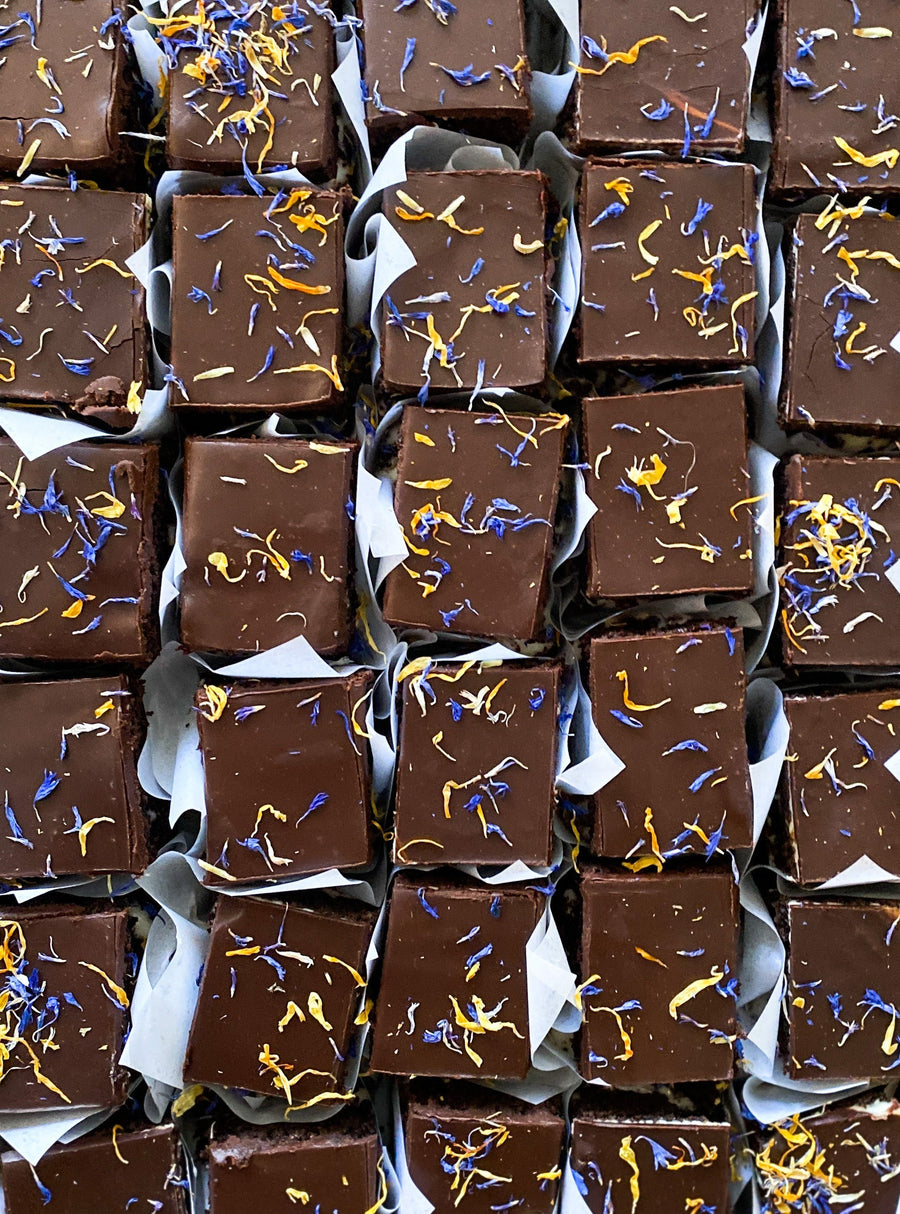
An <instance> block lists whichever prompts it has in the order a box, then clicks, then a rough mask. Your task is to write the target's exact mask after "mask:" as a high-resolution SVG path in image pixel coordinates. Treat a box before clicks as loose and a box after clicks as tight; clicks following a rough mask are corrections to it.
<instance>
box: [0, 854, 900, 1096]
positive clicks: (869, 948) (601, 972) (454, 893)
mask: <svg viewBox="0 0 900 1214" xmlns="http://www.w3.org/2000/svg"><path fill="white" fill-rule="evenodd" d="M635 867H638V868H641V866H635ZM550 895H551V887H550V886H548V885H543V886H538V885H536V884H531V885H524V884H519V885H499V886H490V885H487V884H485V883H484V882H480V881H476V880H473V879H472V878H470V877H465V876H463V875H461V874H454V873H452V872H450V871H448V870H440V871H437V872H434V871H433V872H428V873H418V874H410V873H404V874H401V875H399V876H397V877H396V878H395V879H394V880H393V882H392V883H391V886H390V890H389V896H388V902H387V911H386V915H385V916H384V926H383V928H382V927H381V926H379V921H380V916H379V912H378V910H377V909H374V908H371V907H368V906H365V905H363V904H361V903H359V902H354V901H350V900H349V899H347V898H343V897H338V896H334V895H331V894H325V893H318V894H317V893H315V892H313V893H304V894H302V895H300V896H291V898H290V900H289V901H283V900H281V899H279V898H278V897H277V896H273V897H259V896H252V897H247V896H233V895H232V896H226V895H220V897H219V898H218V899H217V900H216V902H215V905H214V908H213V911H212V914H211V918H210V922H209V924H208V927H207V933H208V934H207V937H206V939H205V940H203V942H202V944H203V946H202V948H201V947H198V948H197V950H196V952H195V954H194V955H193V956H188V955H187V954H184V955H183V956H182V958H181V960H180V961H178V962H177V964H175V963H173V965H174V968H173V970H172V972H171V973H168V974H167V975H166V987H165V989H166V991H167V999H168V1000H169V1003H170V1006H167V1008H166V1012H165V1014H166V1015H167V1016H175V1017H176V1018H178V1019H179V1020H180V1021H181V1022H180V1023H177V1024H172V1025H170V1026H168V1027H167V1029H166V1032H167V1033H169V1028H171V1033H170V1034H169V1036H168V1037H167V1039H166V1044H165V1048H166V1049H168V1050H169V1052H170V1053H171V1052H172V1050H173V1049H174V1051H175V1055H174V1056H173V1063H172V1068H169V1070H168V1071H167V1073H169V1074H172V1073H174V1071H173V1068H174V1070H177V1071H178V1073H179V1074H180V1075H181V1076H182V1079H183V1083H184V1085H186V1086H191V1085H197V1084H199V1085H202V1086H205V1087H211V1088H217V1089H223V1090H227V1091H229V1092H231V1093H232V1094H233V1095H235V1097H236V1098H237V1100H238V1103H240V1102H241V1101H242V1100H243V1098H244V1097H246V1096H247V1095H248V1094H251V1095H253V1094H257V1095H259V1096H266V1097H269V1098H271V1099H272V1100H273V1101H274V1102H275V1103H274V1105H273V1106H272V1107H275V1108H277V1107H279V1105H281V1104H283V1105H284V1107H285V1108H286V1109H287V1108H290V1109H292V1110H299V1111H303V1112H307V1111H308V1110H312V1109H315V1110H316V1111H317V1114H318V1112H319V1111H322V1112H326V1113H333V1112H335V1111H336V1110H337V1109H338V1108H340V1107H341V1106H342V1105H343V1104H344V1103H346V1102H348V1101H350V1100H352V1099H353V1096H352V1094H353V1092H354V1090H355V1089H356V1088H357V1086H358V1081H359V1076H360V1075H361V1074H362V1075H363V1076H365V1075H368V1074H377V1075H390V1076H395V1077H400V1078H402V1077H403V1076H408V1075H417V1076H425V1077H431V1078H434V1079H469V1080H475V1081H477V1082H479V1083H483V1082H489V1081H491V1080H503V1081H505V1082H511V1081H526V1082H532V1083H533V1082H534V1081H535V1077H536V1076H538V1075H539V1072H535V1071H533V1070H532V1067H533V1065H534V1063H535V1057H536V1055H537V1054H538V1052H539V1050H540V1048H541V1047H545V1046H547V1040H545V1039H546V1038H547V1035H548V1029H547V1025H546V1023H545V1021H546V1018H547V1010H546V1009H547V1007H548V1006H549V1002H550V1001H551V1000H550V996H551V995H552V997H553V998H554V999H557V1000H558V1005H559V1007H558V1008H557V1011H556V1016H555V1018H554V1023H556V1024H558V1025H559V1026H560V1027H559V1029H558V1030H557V1031H556V1032H555V1035H551V1036H552V1043H554V1046H553V1048H555V1050H556V1053H555V1054H554V1055H553V1056H554V1058H555V1060H556V1066H557V1069H559V1068H562V1070H563V1071H564V1072H567V1071H568V1070H570V1071H571V1074H568V1073H566V1074H565V1075H564V1076H563V1075H561V1074H558V1075H556V1076H555V1077H554V1079H553V1084H554V1085H557V1086H556V1087H555V1090H557V1091H558V1090H560V1088H561V1087H566V1088H568V1087H571V1088H574V1087H576V1086H578V1084H579V1082H580V1080H581V1079H584V1080H586V1081H588V1082H596V1083H599V1084H601V1085H603V1086H609V1087H612V1088H615V1089H620V1088H625V1089H633V1088H640V1087H645V1086H648V1085H660V1084H667V1083H672V1084H692V1083H697V1082H713V1081H715V1082H723V1083H724V1082H727V1081H729V1080H731V1079H732V1078H734V1077H735V1076H736V1075H737V1074H739V1073H740V1067H739V1060H740V1058H741V1056H742V1054H743V1047H742V1030H741V1029H740V1027H739V1025H738V1020H737V1007H736V1005H737V998H738V994H739V978H738V964H739V928H740V912H739V908H738V889H737V882H736V880H735V878H734V875H733V872H732V868H731V866H730V864H728V863H727V862H718V861H717V862H712V863H707V864H706V865H702V864H694V865H692V866H685V867H681V868H672V867H667V868H665V869H664V870H663V871H661V872H652V871H646V869H645V868H641V871H637V872H634V871H625V870H624V869H623V867H622V866H621V865H620V866H612V865H605V866H604V865H589V866H583V867H582V871H581V872H580V873H579V874H577V875H573V874H569V875H567V876H565V877H564V878H563V879H562V881H561V883H560V885H559V888H558V889H556V890H553V893H552V897H551V896H550ZM774 906H775V913H776V918H777V920H778V923H779V930H780V932H781V936H782V943H783V945H784V949H785V952H786V956H787V960H786V962H785V966H784V975H785V986H784V999H783V1005H782V1012H781V1022H780V1041H779V1050H780V1052H779V1062H780V1063H781V1064H783V1069H784V1075H785V1078H786V1079H787V1080H788V1081H790V1083H794V1082H796V1081H798V1080H799V1081H808V1080H825V1081H827V1082H828V1083H829V1084H830V1085H831V1086H832V1087H834V1086H837V1087H842V1086H843V1087H847V1086H850V1085H852V1084H860V1085H863V1086H864V1085H866V1084H869V1083H877V1082H879V1081H881V1082H884V1079H885V1075H886V1074H888V1073H889V1072H890V1070H891V1069H892V1068H891V1061H892V1058H893V1056H894V1055H895V1054H896V1051H897V1045H898V1041H897V1035H896V1031H897V1026H896V1019H897V1016H896V1008H897V1004H898V1001H900V990H898V987H900V970H898V966H897V965H896V964H894V962H893V957H894V953H893V952H892V949H891V941H892V937H893V934H894V929H895V928H896V925H897V921H898V918H900V903H898V902H897V901H896V900H894V901H891V900H890V899H888V898H879V899H874V898H873V899H870V900H861V899H857V898H852V897H834V896H832V897H792V898H784V897H783V898H781V899H776V900H775V902H774ZM551 908H552V909H551ZM11 915H13V916H14V917H10V918H8V919H7V920H5V921H4V923H5V927H4V934H5V944H6V947H7V949H8V952H9V960H8V962H7V971H8V980H7V985H6V988H5V989H6V990H7V991H8V996H7V999H6V1007H5V1014H6V1015H7V1017H8V1019H7V1022H6V1028H5V1029H4V1033H5V1036H4V1042H5V1046H4V1048H5V1051H6V1057H5V1059H4V1063H5V1065H4V1070H3V1072H2V1077H0V1109H2V1111H3V1112H4V1114H6V1115H7V1116H20V1115H22V1114H25V1113H30V1112H33V1111H35V1110H40V1109H44V1110H50V1111H53V1110H56V1111H60V1110H62V1109H63V1108H67V1107H69V1106H72V1107H82V1106H84V1107H99V1108H106V1107H112V1106H115V1105H118V1104H121V1102H122V1101H123V1100H124V1098H125V1095H126V1093H127V1090H128V1084H129V1082H130V1081H131V1079H132V1078H133V1076H132V1074H131V1073H130V1072H129V1070H127V1069H126V1067H128V1066H131V1065H132V1056H131V1055H129V1054H126V1055H124V1057H123V1055H122V1048H123V1045H124V1043H125V1041H126V1039H127V1038H128V1036H129V1034H131V1033H136V1034H137V1035H138V1037H139V1039H140V1041H141V1042H143V1047H141V1046H139V1047H138V1050H139V1051H140V1050H141V1048H143V1051H144V1052H143V1053H140V1052H139V1058H138V1059H135V1060H134V1069H140V1068H142V1067H143V1066H144V1065H146V1063H145V1059H146V1057H147V1054H146V1049H147V1042H148V1040H150V1039H152V1034H153V1033H154V1032H159V1031H160V1029H161V1025H160V1024H158V1023H156V1021H155V1020H154V1017H156V1018H157V1019H158V1016H159V1010H158V1008H157V1009H156V1010H154V1008H153V1005H152V1001H149V1000H148V995H147V990H148V983H149V982H158V981H159V980H160V979H161V977H162V975H163V973H165V969H166V965H167V964H168V962H167V961H166V960H165V959H160V957H159V956H158V954H157V955H155V959H154V960H153V961H152V962H148V963H147V964H150V965H151V967H152V971H151V973H150V974H149V975H147V974H141V975H140V977H139V982H138V989H139V990H140V989H142V990H143V995H142V997H141V998H140V999H139V1000H138V1001H137V1002H136V1003H135V1004H134V1007H133V1008H132V1003H131V1000H132V993H133V990H134V982H135V974H134V971H135V968H136V967H137V966H139V964H140V962H139V960H138V957H137V952H136V951H135V950H137V951H138V952H139V951H140V949H141V948H142V944H141V937H142V934H145V933H146V923H145V919H146V910H143V911H142V909H141V907H140V906H138V905H137V904H134V905H132V903H131V902H130V901H129V899H128V898H122V899H120V900H119V903H118V906H117V907H116V909H97V908H96V907H95V906H94V905H92V904H88V903H81V904H78V905H73V904H66V903H61V902H46V903H42V904H40V905H39V906H35V907H33V908H28V909H24V910H21V911H15V912H11ZM557 930H558V932H559V933H560V938H561V940H562V945H561V946H560V947H564V948H565V949H566V950H567V952H568V954H569V956H571V958H572V959H573V960H574V963H575V965H574V968H575V969H576V970H577V971H578V979H579V980H578V982H577V984H576V983H573V984H572V985H571V987H570V988H569V994H568V995H567V994H566V989H565V987H566V985H567V984H568V983H569V982H571V981H572V980H571V977H570V975H569V974H568V973H567V972H566V969H565V965H566V962H565V961H563V962H559V961H558V960H557V961H552V959H551V954H550V953H549V952H548V949H549V946H547V948H544V947H542V946H541V942H542V941H543V940H544V939H545V936H546V934H547V933H548V932H555V931H557ZM536 941H537V943H535V942H536ZM554 947H556V945H555V944H554ZM88 958H90V960H88ZM379 958H380V960H379ZM160 966H162V969H161V968H160ZM541 966H543V969H542V970H540V967H541ZM535 967H538V970H540V972H537V970H536V969H535ZM753 967H754V962H753V959H752V958H750V959H748V961H747V962H746V973H747V974H749V975H751V979H752V980H751V983H750V985H751V986H752V987H755V986H756V985H758V982H759V978H758V975H757V974H756V973H755V970H754V968H753ZM542 975H543V978H542ZM548 976H549V977H548ZM550 977H552V980H553V982H554V984H556V985H554V987H553V989H552V991H551V992H549V993H548V992H547V991H543V994H542V993H541V992H542V990H543V988H542V987H541V982H542V981H543V982H544V983H545V984H546V983H547V982H548V981H549V980H550ZM778 981H779V982H780V981H781V979H780V978H779V980H778ZM141 984H143V986H141ZM557 986H559V989H557ZM763 994H767V992H763ZM566 999H568V1000H569V1002H570V1003H571V1004H572V1005H573V1008H572V1009H570V1012H568V1013H567V1014H566V1016H565V1017H564V1018H560V1016H559V1008H561V1007H562V1005H563V1004H564V1003H565V1001H566ZM556 1006H557V1005H554V1007H556ZM170 1008H171V1010H170ZM576 1010H577V1012H578V1013H579V1014H576ZM173 1041H174V1042H175V1043H176V1044H175V1045H174V1046H173V1045H172V1044H171V1043H172V1042H173ZM179 1042H183V1043H184V1044H181V1045H179V1044H178V1043H179ZM570 1046H572V1047H574V1049H572V1050H570V1048H569V1047H570ZM131 1048H132V1047H131V1046H129V1049H131ZM160 1048H163V1047H162V1046H161V1047H160ZM120 1060H121V1061H123V1062H124V1065H120ZM152 1065H153V1066H156V1065H158V1064H157V1063H156V1062H154V1063H153V1064H152ZM790 1083H789V1086H790ZM241 1093H243V1096H241Z"/></svg>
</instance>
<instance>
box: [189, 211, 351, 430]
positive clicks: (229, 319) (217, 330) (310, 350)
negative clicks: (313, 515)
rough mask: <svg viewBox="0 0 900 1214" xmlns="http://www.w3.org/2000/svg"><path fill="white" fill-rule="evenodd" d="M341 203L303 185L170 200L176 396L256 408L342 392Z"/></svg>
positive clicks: (313, 402) (328, 400)
mask: <svg viewBox="0 0 900 1214" xmlns="http://www.w3.org/2000/svg"><path fill="white" fill-rule="evenodd" d="M342 207H343V202H342V199H341V197H340V195H338V194H334V193H328V192H326V191H317V190H310V189H306V188H304V189H300V188H292V189H290V190H289V191H287V190H280V191H279V193H278V194H277V195H275V196H273V197H269V196H268V195H266V196H264V197H262V198H257V197H256V196H255V195H254V196H249V197H235V196H234V195H231V194H227V195H226V194H188V195H178V196H176V197H175V198H174V199H173V210H172V246H173V248H172V255H173V265H174V276H175V277H174V283H173V286H172V363H173V365H174V374H175V377H176V379H175V382H174V383H173V385H172V404H173V406H181V405H187V404H190V405H207V406H210V407H212V406H216V407H218V408H228V409H240V408H248V409H255V410H257V411H259V412H262V411H264V410H265V409H270V408H278V409H282V410H304V409H306V410H309V409H316V408H319V409H324V408H329V407H331V406H332V405H333V404H335V403H336V402H337V401H338V400H339V399H340V394H341V393H342V392H343V384H342V382H341V367H340V363H341V334H342V331H343V310H344V261H343V245H344V221H343V218H342V215H341V209H342ZM229 249H231V250H233V253H234V256H233V257H232V256H231V255H230V254H229V252H228V250H229ZM239 351H240V353H239Z"/></svg>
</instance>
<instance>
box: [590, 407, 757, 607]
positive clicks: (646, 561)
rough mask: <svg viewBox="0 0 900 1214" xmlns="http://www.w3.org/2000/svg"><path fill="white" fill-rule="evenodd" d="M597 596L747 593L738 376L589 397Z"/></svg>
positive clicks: (745, 477) (745, 479) (745, 474)
mask: <svg viewBox="0 0 900 1214" xmlns="http://www.w3.org/2000/svg"><path fill="white" fill-rule="evenodd" d="M582 408H583V412H582V427H583V433H584V456H585V460H586V461H587V463H588V464H589V465H590V468H589V470H588V473H587V492H588V496H589V497H590V499H591V501H593V503H594V504H595V505H596V507H597V513H596V514H595V515H594V516H593V518H592V519H591V521H590V522H589V523H588V533H587V555H588V572H587V595H588V598H590V599H595V600H596V599H617V598H643V597H653V596H662V595H672V594H704V593H731V594H747V593H749V591H750V590H751V589H752V586H753V562H752V559H751V557H752V549H751V541H752V539H753V516H752V514H751V513H750V503H749V500H748V499H749V498H750V474H749V471H748V451H747V422H746V417H745V410H744V391H743V388H742V387H741V386H740V385H739V384H738V385H728V386H725V387H715V388H685V389H682V390H679V391H676V392H651V393H647V394H646V395H642V396H606V397H602V398H593V399H588V400H585V401H584V402H583V406H582Z"/></svg>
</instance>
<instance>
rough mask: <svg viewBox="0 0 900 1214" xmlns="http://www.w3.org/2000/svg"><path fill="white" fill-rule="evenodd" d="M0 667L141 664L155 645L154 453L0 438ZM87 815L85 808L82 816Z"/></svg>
mask: <svg viewBox="0 0 900 1214" xmlns="http://www.w3.org/2000/svg"><path fill="white" fill-rule="evenodd" d="M0 477H2V479H3V481H4V482H5V483H6V485H7V486H8V492H7V499H8V500H7V503H6V506H7V508H6V509H5V510H4V511H3V514H2V516H0V553H2V556H3V560H2V562H0V607H2V612H0V658H4V657H6V658H23V659H26V660H27V659H34V660H38V661H47V662H56V663H59V662H95V663H96V662H121V663H128V664H144V665H146V663H147V662H149V661H150V659H151V658H152V657H153V656H154V654H155V651H156V649H157V646H158V644H159V636H158V632H159V629H158V624H157V621H156V606H157V604H156V595H157V588H158V584H159V558H158V547H159V539H160V537H159V534H158V526H157V518H156V514H157V509H158V503H159V449H158V448H157V447H155V446H150V445H147V446H127V445H125V444H124V443H123V444H120V443H96V444H92V443H73V444H72V446H69V447H60V448H58V449H57V450H56V451H51V452H50V453H49V454H48V455H42V456H40V457H39V458H38V459H34V460H27V459H25V458H24V456H23V455H22V453H21V451H20V450H19V448H18V447H17V446H15V444H14V443H12V442H11V441H10V440H9V439H7V438H0ZM85 808H86V807H85Z"/></svg>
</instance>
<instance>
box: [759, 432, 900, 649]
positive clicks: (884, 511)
mask: <svg viewBox="0 0 900 1214" xmlns="http://www.w3.org/2000/svg"><path fill="white" fill-rule="evenodd" d="M898 481H900V460H896V459H833V458H831V457H829V456H825V457H821V456H802V455H794V456H791V458H790V460H789V461H788V463H787V465H786V467H785V474H784V503H783V511H784V513H783V515H782V520H781V558H780V562H779V568H780V580H781V608H782V612H781V616H782V625H783V630H782V641H783V645H784V661H785V663H786V664H787V665H788V666H829V667H830V666H891V665H894V664H896V663H897V662H898V661H900V636H898V633H897V630H896V629H895V628H894V624H893V619H894V613H895V611H896V607H897V591H896V590H895V589H894V586H893V584H892V583H891V581H890V580H889V578H888V574H889V572H890V569H891V567H892V565H893V564H894V561H895V555H894V549H895V546H896V544H897V540H898V539H900V489H898V488H897V482H898ZM826 495H827V497H828V498H829V499H833V500H831V504H830V505H829V507H828V509H827V511H826V512H824V513H823V512H822V511H821V510H819V509H818V508H817V506H818V503H819V502H820V501H821V499H822V498H823V496H826ZM860 511H862V512H863V513H862V514H860V513H859V512H860ZM835 528H836V530H833V529H835ZM841 549H846V553H845V554H844V555H842V553H841V551H840V550H841ZM817 553H820V554H821V555H817ZM829 554H830V555H829ZM861 591H864V592H865V593H864V594H863V593H861ZM807 600H808V602H807ZM832 600H833V601H832ZM810 607H811V608H812V611H811V613H810V612H809V611H808V608H810ZM869 613H872V614H869Z"/></svg>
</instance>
